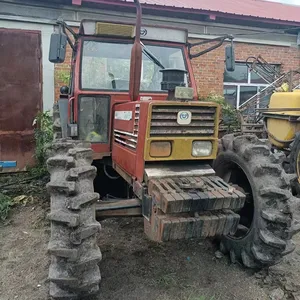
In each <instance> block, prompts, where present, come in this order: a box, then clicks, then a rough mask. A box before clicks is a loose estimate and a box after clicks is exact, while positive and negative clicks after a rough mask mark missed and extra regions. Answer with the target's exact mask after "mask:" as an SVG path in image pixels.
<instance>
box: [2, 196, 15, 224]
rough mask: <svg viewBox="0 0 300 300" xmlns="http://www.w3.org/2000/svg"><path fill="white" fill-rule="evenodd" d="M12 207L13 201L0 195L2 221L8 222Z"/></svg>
mask: <svg viewBox="0 0 300 300" xmlns="http://www.w3.org/2000/svg"><path fill="white" fill-rule="evenodd" d="M12 205H13V203H12V199H11V198H10V197H9V196H6V195H4V194H1V193H0V221H4V220H6V218H7V217H8V213H9V211H10V209H11V206H12Z"/></svg>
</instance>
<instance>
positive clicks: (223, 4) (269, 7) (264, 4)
mask: <svg viewBox="0 0 300 300" xmlns="http://www.w3.org/2000/svg"><path fill="white" fill-rule="evenodd" d="M84 1H87V2H88V0H84ZM118 1H120V2H133V0H115V2H118ZM93 2H96V1H95V0H94V1H93ZM99 2H101V0H100V1H99ZM140 2H141V3H142V4H144V5H147V6H148V5H149V6H151V7H157V8H158V7H164V8H173V9H191V10H201V11H210V12H215V13H225V14H234V15H240V16H247V17H256V18H264V19H270V20H281V21H287V22H295V23H300V6H296V5H288V4H282V3H277V2H270V1H263V0H140ZM299 4H300V0H299Z"/></svg>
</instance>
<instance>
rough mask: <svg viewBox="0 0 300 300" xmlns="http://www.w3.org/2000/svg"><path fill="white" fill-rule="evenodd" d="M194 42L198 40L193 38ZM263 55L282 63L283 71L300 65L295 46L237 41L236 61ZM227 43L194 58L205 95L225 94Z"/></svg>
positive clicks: (200, 90)
mask: <svg viewBox="0 0 300 300" xmlns="http://www.w3.org/2000/svg"><path fill="white" fill-rule="evenodd" d="M192 42H197V41H195V40H193V41H192ZM207 47H209V44H208V45H205V47H204V46H201V47H195V48H193V52H198V51H200V50H201V49H206V48H207ZM258 55H261V56H262V57H263V58H264V59H265V60H266V61H267V62H269V63H280V64H281V66H282V70H283V71H289V70H291V69H297V68H299V67H300V50H299V49H298V48H296V47H295V48H294V47H282V46H267V45H256V44H246V43H235V58H236V61H246V59H247V58H248V57H249V56H258ZM224 60H225V45H224V46H222V47H220V48H218V49H216V50H214V51H212V52H209V53H206V54H204V55H203V56H200V57H198V58H195V59H193V63H192V65H193V70H194V74H195V79H196V82H197V87H198V93H199V95H200V96H202V97H205V96H207V95H208V94H209V93H210V92H214V93H217V94H223V75H224Z"/></svg>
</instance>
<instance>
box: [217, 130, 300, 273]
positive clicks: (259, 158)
mask: <svg viewBox="0 0 300 300" xmlns="http://www.w3.org/2000/svg"><path fill="white" fill-rule="evenodd" d="M284 158H285V156H284V155H283V154H282V155H280V154H278V153H272V152H271V151H270V148H269V146H268V145H267V143H265V142H263V141H261V140H259V139H258V138H257V137H256V136H254V135H241V136H234V135H226V136H224V137H223V138H222V147H221V152H220V153H219V155H218V157H217V159H216V160H215V162H214V169H215V171H216V174H217V175H218V176H220V177H221V178H223V179H224V180H225V181H227V182H229V183H231V184H233V185H237V186H239V187H240V188H241V190H243V191H244V192H245V193H246V196H247V198H246V203H245V206H244V207H243V209H241V210H240V211H239V212H237V213H239V214H240V216H241V219H240V224H239V227H238V231H237V232H236V234H235V235H232V236H230V235H229V236H225V237H223V238H222V239H221V243H220V248H221V251H223V252H225V253H229V254H230V257H231V260H232V262H233V263H234V262H236V261H240V262H242V263H243V264H244V265H245V266H247V267H249V268H261V267H263V266H270V265H273V264H276V263H277V262H279V261H280V260H281V258H282V256H283V255H286V254H288V253H290V252H291V251H293V250H294V244H293V242H292V240H291V238H292V236H293V235H294V234H295V233H297V232H298V231H300V226H299V225H300V224H299V222H298V220H297V217H298V216H297V214H299V213H298V211H299V210H298V206H299V204H298V202H299V199H297V198H295V197H293V196H292V194H291V192H290V190H291V188H290V179H291V176H290V175H288V174H286V173H285V172H284V170H283V168H282V165H281V162H282V160H284Z"/></svg>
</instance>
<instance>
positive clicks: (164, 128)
mask: <svg viewBox="0 0 300 300" xmlns="http://www.w3.org/2000/svg"><path fill="white" fill-rule="evenodd" d="M153 106H154V108H153ZM209 110H212V111H213V112H214V113H212V112H209ZM169 112H170V113H169ZM180 112H191V122H190V123H189V124H182V125H180V124H178V120H177V119H176V116H177V114H179V113H180ZM219 114H220V108H219V106H218V105H217V104H215V103H209V102H170V101H168V102H158V101H157V102H154V103H153V102H152V103H151V104H150V105H149V111H148V120H147V136H146V141H145V152H144V159H145V161H156V160H160V161H170V160H211V159H215V158H216V156H217V150H218V124H219ZM159 124H162V125H161V126H159ZM181 129H182V132H183V133H182V134H181V133H180V130H181ZM185 132H188V133H186V134H185ZM173 133H174V136H172V134H173ZM152 141H160V142H164V141H169V142H171V154H170V156H168V157H152V156H151V155H150V146H151V142H152ZM194 141H211V142H212V144H213V147H212V153H211V155H209V156H202V157H195V156H193V155H192V147H193V142H194Z"/></svg>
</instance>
